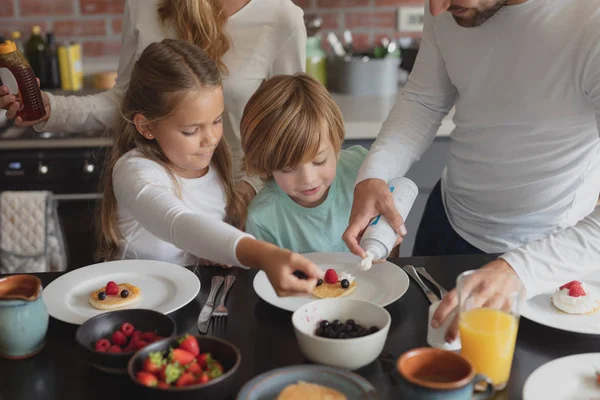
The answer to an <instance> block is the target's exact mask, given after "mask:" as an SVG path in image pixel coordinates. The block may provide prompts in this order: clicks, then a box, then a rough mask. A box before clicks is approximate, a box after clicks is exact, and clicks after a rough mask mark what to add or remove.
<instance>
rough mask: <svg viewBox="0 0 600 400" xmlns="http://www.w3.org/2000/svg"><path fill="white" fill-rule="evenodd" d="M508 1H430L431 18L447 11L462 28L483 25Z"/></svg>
mask: <svg viewBox="0 0 600 400" xmlns="http://www.w3.org/2000/svg"><path fill="white" fill-rule="evenodd" d="M507 2H508V0H430V2H429V9H430V11H431V14H432V15H433V16H437V15H439V14H441V13H442V12H444V11H448V12H449V13H451V14H452V16H453V17H454V20H455V21H456V23H457V24H458V25H460V26H462V27H464V28H473V27H476V26H479V25H481V24H483V23H484V22H485V21H487V20H488V19H490V18H491V17H492V16H494V14H496V13H497V12H498V10H500V9H501V8H502V7H504V6H505V5H506V3H507Z"/></svg>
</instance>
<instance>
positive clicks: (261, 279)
mask: <svg viewBox="0 0 600 400" xmlns="http://www.w3.org/2000/svg"><path fill="white" fill-rule="evenodd" d="M302 256H304V257H306V258H308V259H309V260H311V261H312V262H314V263H315V264H317V265H318V266H319V267H321V268H322V269H323V270H324V271H325V270H328V269H334V270H336V272H337V273H338V275H339V274H340V273H341V272H342V271H347V272H349V273H350V274H352V276H354V277H355V278H356V281H355V282H356V289H355V290H354V293H352V294H351V295H349V296H347V297H348V298H353V299H360V300H366V301H370V302H371V303H375V304H378V305H380V306H383V307H385V306H387V305H388V304H391V303H393V302H394V301H396V300H398V299H399V298H400V297H402V296H403V295H404V293H406V291H407V290H408V286H409V285H410V281H409V279H408V275H406V272H404V271H403V270H402V268H400V267H399V266H397V265H396V264H392V263H391V262H389V261H385V262H383V263H380V264H374V265H373V267H372V268H371V269H370V270H368V271H361V270H359V269H358V268H357V265H358V262H359V261H360V258H359V257H357V256H355V255H353V254H351V253H309V254H302ZM254 291H255V292H256V294H258V296H259V297H260V298H261V299H263V300H264V301H266V302H267V303H269V304H272V305H274V306H275V307H278V308H282V309H284V310H288V311H296V310H297V309H298V308H300V307H301V306H303V305H304V304H306V303H309V302H311V301H314V300H317V298H316V297H314V296H310V295H306V296H296V297H279V296H277V293H275V289H273V286H272V285H271V282H269V279H268V278H267V275H266V274H265V273H264V272H263V271H260V272H259V273H258V274H256V276H255V277H254Z"/></svg>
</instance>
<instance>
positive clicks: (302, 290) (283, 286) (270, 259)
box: [237, 238, 325, 297]
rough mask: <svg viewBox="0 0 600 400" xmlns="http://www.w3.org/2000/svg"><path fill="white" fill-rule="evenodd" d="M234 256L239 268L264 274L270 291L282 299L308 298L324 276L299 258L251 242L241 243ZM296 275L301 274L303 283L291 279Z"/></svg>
mask: <svg viewBox="0 0 600 400" xmlns="http://www.w3.org/2000/svg"><path fill="white" fill-rule="evenodd" d="M237 256H238V259H239V260H240V261H241V262H242V264H244V265H248V266H250V267H254V268H258V269H262V270H263V271H265V273H266V274H267V277H268V278H269V281H270V282H271V285H273V289H275V292H276V293H277V295H278V296H281V297H284V296H294V295H304V294H310V293H312V291H313V289H314V288H315V286H316V285H317V281H318V280H319V279H322V278H323V277H324V275H325V272H324V271H323V270H321V269H320V268H319V267H317V266H316V265H315V264H313V263H312V262H310V261H309V260H307V259H306V258H304V257H302V256H301V255H300V254H297V253H293V252H291V251H289V250H285V249H281V248H279V247H277V246H275V245H273V244H270V243H266V242H262V241H258V240H255V239H251V238H244V239H242V240H240V242H239V243H238V247H237ZM297 271H300V272H302V273H303V274H304V275H305V276H306V279H301V278H298V277H297V276H296V275H294V272H297ZM299 275H300V274H299Z"/></svg>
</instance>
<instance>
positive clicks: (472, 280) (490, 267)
mask: <svg viewBox="0 0 600 400" xmlns="http://www.w3.org/2000/svg"><path fill="white" fill-rule="evenodd" d="M461 290H463V291H464V292H468V293H474V292H477V293H478V295H477V296H474V297H473V300H474V304H473V307H484V306H486V307H490V308H496V309H506V310H507V311H509V310H510V302H511V301H512V300H514V299H512V298H511V297H510V296H511V294H513V293H515V292H517V291H520V290H523V286H522V284H521V281H520V279H519V277H518V276H517V274H516V272H515V271H514V270H513V269H512V267H511V266H510V264H508V263H507V262H506V261H504V260H503V259H500V258H499V259H497V260H494V261H492V262H490V263H488V264H486V265H484V266H483V267H481V268H480V269H479V270H478V271H477V272H476V273H474V274H472V275H470V276H468V277H467V278H465V281H464V283H463V284H462V287H461ZM457 306H458V293H457V290H456V288H454V289H452V291H450V292H448V294H447V295H446V296H444V298H443V299H442V301H441V303H440V305H439V306H438V308H437V310H436V311H435V313H434V314H433V318H432V319H431V326H432V327H433V328H438V327H439V326H440V325H442V324H443V323H444V321H445V320H446V318H447V317H448V316H449V315H450V313H452V311H453V310H454V308H455V307H457ZM457 336H458V313H457V314H456V317H455V318H454V321H453V322H452V324H450V326H449V327H448V331H447V332H446V342H448V343H452V342H453V341H454V340H455V339H456V337H457Z"/></svg>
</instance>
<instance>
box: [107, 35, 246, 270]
mask: <svg viewBox="0 0 600 400" xmlns="http://www.w3.org/2000/svg"><path fill="white" fill-rule="evenodd" d="M220 87H221V74H220V73H219V69H218V67H217V65H216V64H215V62H214V61H213V60H212V59H211V58H210V57H209V56H208V54H206V53H205V52H204V51H202V50H201V49H200V48H199V47H197V46H196V45H194V44H191V43H187V42H184V41H180V40H172V39H165V40H163V41H162V42H160V43H152V44H151V45H149V46H148V47H147V48H146V49H145V50H144V52H143V53H142V55H141V56H140V58H139V60H138V61H137V62H136V63H135V66H134V68H133V72H132V73H131V80H130V82H129V87H128V88H127V91H126V92H125V95H124V97H123V100H122V103H121V110H120V111H121V115H122V118H119V121H118V128H116V130H115V132H113V133H112V134H111V136H112V138H113V140H114V142H113V146H112V149H111V152H110V154H109V156H108V158H107V162H106V168H105V169H104V173H103V177H102V183H101V184H102V191H103V199H102V203H101V206H100V213H99V221H98V223H97V227H98V229H99V233H98V249H97V252H96V258H97V259H98V260H106V261H108V260H113V259H115V258H117V257H118V256H119V250H120V249H119V240H120V239H121V238H122V235H121V233H120V231H119V226H118V221H117V200H116V198H115V193H114V190H113V184H112V174H113V169H114V166H115V163H116V162H117V161H118V160H119V158H121V157H122V156H123V155H124V154H125V153H127V152H128V151H130V150H132V149H137V150H138V151H139V152H140V153H141V155H142V156H143V157H146V158H148V159H150V160H153V161H155V162H157V163H160V164H161V165H163V166H164V167H165V169H166V170H167V171H168V172H169V174H170V175H171V178H172V179H173V181H174V183H176V184H177V183H178V180H177V177H176V175H175V172H174V171H173V169H172V165H171V163H170V162H169V160H168V159H167V158H166V157H165V155H164V154H163V152H162V151H161V149H160V147H159V146H158V144H157V142H156V140H148V139H146V138H145V137H144V136H142V135H141V134H140V133H138V131H137V129H136V126H135V125H134V123H133V119H134V116H135V115H136V114H141V115H143V116H144V117H145V118H146V119H147V120H148V121H149V123H152V122H155V121H158V120H160V119H163V118H166V117H168V116H169V115H170V114H171V113H172V112H173V111H175V110H176V109H177V107H178V106H179V104H180V103H181V102H182V101H183V100H185V99H186V98H187V96H189V94H190V92H200V91H206V90H207V89H209V90H210V89H215V88H220ZM211 164H212V165H214V166H215V168H216V171H217V173H218V175H219V177H220V179H221V182H222V183H223V187H224V190H225V194H226V198H227V204H226V214H227V219H226V221H227V222H229V223H231V224H232V225H234V226H237V227H240V228H242V226H243V222H242V221H245V208H244V207H242V204H241V200H240V198H239V197H238V195H237V194H236V193H235V191H234V186H233V178H232V166H231V156H230V152H229V148H228V147H227V143H226V142H225V140H221V142H220V143H219V145H218V146H217V148H216V149H215V153H214V155H213V157H212V160H211ZM176 187H179V186H176Z"/></svg>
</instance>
